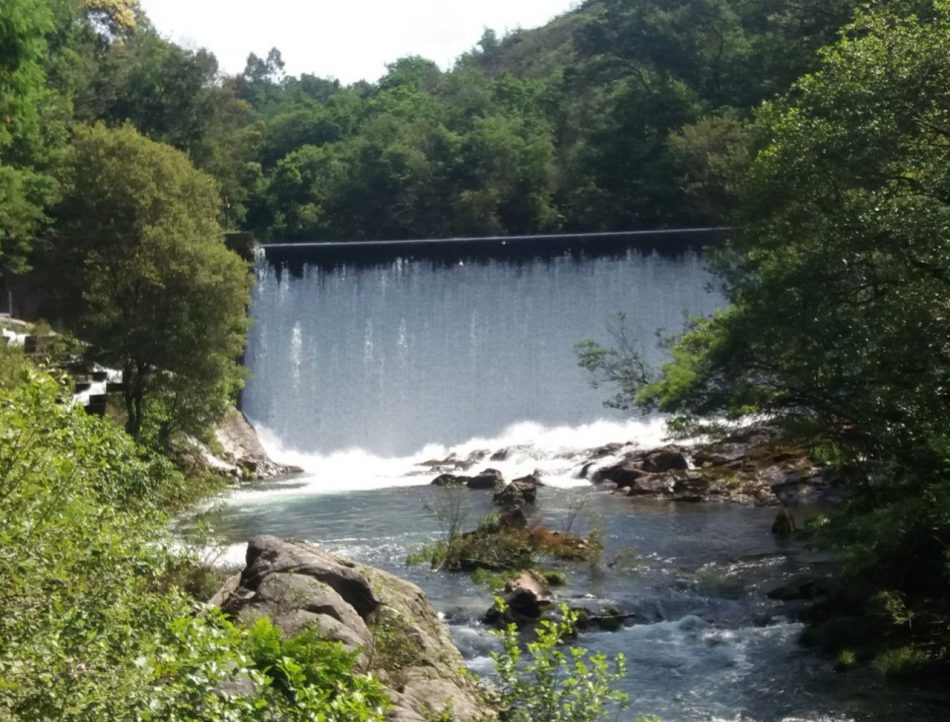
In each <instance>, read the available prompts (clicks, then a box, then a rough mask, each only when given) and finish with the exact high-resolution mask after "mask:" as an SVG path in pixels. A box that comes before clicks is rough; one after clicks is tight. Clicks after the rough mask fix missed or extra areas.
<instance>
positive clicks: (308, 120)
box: [4, 0, 853, 263]
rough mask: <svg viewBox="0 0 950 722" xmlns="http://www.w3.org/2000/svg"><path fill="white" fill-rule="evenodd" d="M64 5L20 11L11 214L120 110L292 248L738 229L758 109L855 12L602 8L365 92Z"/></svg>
mask: <svg viewBox="0 0 950 722" xmlns="http://www.w3.org/2000/svg"><path fill="white" fill-rule="evenodd" d="M47 5H48V7H47V9H46V12H45V13H44V12H43V11H41V10H39V9H37V10H35V11H33V15H34V17H33V18H32V19H30V17H29V15H27V14H23V13H17V12H14V14H15V15H16V17H17V19H18V22H19V23H21V24H26V23H31V22H32V23H33V26H34V29H35V30H36V31H39V32H41V33H42V34H34V35H33V36H32V37H31V40H30V44H29V47H24V48H23V51H24V52H29V53H33V54H35V56H36V57H35V59H34V60H33V61H32V64H31V65H30V66H29V72H26V67H24V68H23V69H22V70H21V72H20V74H19V75H20V76H21V78H22V79H21V80H20V81H19V84H20V85H21V87H20V88H19V89H18V95H21V97H23V98H24V99H26V98H30V99H31V102H30V104H31V105H32V106H33V107H32V108H31V110H30V114H31V115H32V117H30V118H27V117H24V118H23V121H22V123H21V124H20V127H19V129H18V130H17V133H16V134H17V135H18V136H19V138H18V140H17V146H18V148H17V153H16V155H14V154H13V153H12V151H13V148H12V147H11V148H10V151H9V152H10V155H9V158H8V160H7V162H10V163H15V164H20V163H22V164H23V165H24V166H25V167H26V168H29V169H30V172H31V173H32V174H33V175H32V176H31V177H32V178H33V180H32V181H31V185H30V186H29V188H27V187H22V188H21V202H20V203H19V204H18V208H19V211H18V217H17V218H15V219H11V223H10V224H7V227H8V228H10V229H11V230H13V231H15V230H17V229H20V230H21V232H20V233H19V234H18V235H20V236H22V231H26V230H27V229H28V228H29V227H30V224H34V223H36V222H39V221H41V220H42V219H41V216H42V213H41V209H42V208H43V207H44V204H45V203H47V202H48V201H50V200H52V198H53V197H54V196H53V195H51V194H52V193H54V189H53V187H52V185H51V183H50V182H49V176H50V174H52V175H54V176H55V167H56V160H57V155H58V151H59V150H61V149H62V148H63V147H64V146H65V145H66V144H67V142H68V135H69V133H68V129H69V127H70V126H71V125H72V124H75V123H94V122H97V121H101V122H104V123H106V124H107V125H110V126H117V125H120V124H123V123H130V124H132V125H133V126H134V127H135V128H136V129H137V130H138V131H139V132H140V133H142V134H143V135H145V136H146V137H148V138H150V139H152V140H155V141H158V142H161V143H166V144H169V145H171V146H173V147H175V148H177V149H179V150H181V151H183V152H185V153H186V154H187V155H188V156H189V158H190V159H191V161H192V162H193V163H194V164H195V166H197V167H198V168H199V169H201V170H203V171H205V172H207V173H209V174H210V175H212V176H213V177H214V178H215V179H216V180H217V181H218V183H219V185H220V189H221V196H222V201H223V204H222V217H221V221H222V223H224V224H225V225H226V226H228V227H229V228H232V229H245V230H252V231H254V232H255V233H257V234H258V236H259V237H260V238H262V239H279V240H282V241H294V240H324V239H334V240H351V239H366V238H409V237H442V236H454V235H467V234H480V233H523V232H535V231H545V230H553V229H565V230H584V231H596V230H630V229H637V228H654V227H659V226H666V225H680V226H684V225H698V224H716V223H722V222H724V221H725V220H726V219H727V217H728V214H729V211H730V210H731V208H732V207H733V206H734V203H735V195H736V182H737V173H738V172H739V169H740V168H741V165H742V162H743V160H744V157H745V152H746V151H745V144H744V142H743V141H744V138H745V136H746V125H747V122H748V120H749V119H750V117H751V114H752V112H753V110H754V108H755V107H756V106H757V105H758V104H759V103H760V102H761V101H762V100H763V99H765V98H768V97H770V96H772V95H774V94H776V93H777V92H780V91H783V90H784V89H786V88H788V87H789V85H790V84H791V82H792V81H793V80H794V79H795V78H797V77H798V76H800V75H802V74H803V73H805V72H807V71H809V70H811V69H813V68H814V67H815V64H816V62H817V55H816V52H815V51H816V50H817V49H818V48H819V47H821V46H823V45H826V44H827V43H828V42H830V41H831V40H833V39H834V37H835V33H836V31H837V29H838V28H839V27H840V26H841V25H842V24H843V23H844V22H845V21H846V20H847V19H848V18H849V15H850V12H851V9H852V6H853V4H852V3H849V2H845V1H843V0H835V1H834V2H818V0H803V1H801V2H778V1H776V0H744V1H743V2H726V1H725V0H677V1H674V2H664V3H656V2H649V1H647V0H637V1H623V2H621V1H612V0H590V1H589V2H586V3H584V4H583V5H582V6H581V7H580V8H578V9H577V10H576V11H574V12H571V13H568V14H566V15H564V16H562V17H560V18H558V19H556V20H555V21H553V22H552V23H551V24H550V25H548V26H546V27H543V28H540V29H537V30H527V31H516V32H514V33H512V34H510V35H508V36H505V37H503V38H499V37H498V36H497V35H496V34H495V33H494V32H492V31H491V30H486V32H485V33H484V35H483V37H482V38H481V40H480V41H479V42H478V44H477V46H475V47H474V48H473V49H472V50H471V51H470V52H468V53H466V54H464V55H463V56H462V57H460V58H459V60H458V62H457V64H456V67H455V68H453V69H452V70H450V71H447V72H443V71H441V70H440V69H439V67H438V66H437V65H436V64H435V63H433V62H431V61H429V60H426V59H425V58H421V57H406V58H402V59H399V60H396V61H395V62H393V63H392V64H391V65H390V66H389V69H388V72H387V73H386V75H385V76H383V77H382V78H380V79H379V80H378V82H376V83H372V84H371V83H366V82H361V83H356V84H354V85H351V86H348V87H343V86H341V85H340V84H339V83H338V82H336V81H334V80H332V79H325V78H320V77H316V76H313V75H306V74H305V75H301V76H300V77H289V76H285V75H284V73H283V62H282V60H281V55H280V52H279V50H277V49H274V50H272V51H271V52H270V53H269V54H268V55H267V57H266V58H260V57H257V56H255V55H251V56H250V57H249V58H248V62H247V66H246V68H245V70H244V72H243V73H242V74H240V75H238V76H236V77H229V76H226V75H222V74H221V73H220V72H219V70H218V66H217V62H216V61H215V58H214V56H213V55H212V54H210V53H208V52H207V51H204V50H198V51H192V50H188V49H184V48H181V47H179V46H177V45H175V44H173V43H171V42H169V41H167V40H165V39H163V38H162V36H161V35H160V34H159V33H158V32H157V31H156V30H155V29H154V28H153V27H152V26H151V25H150V24H149V21H148V19H147V18H146V17H144V16H143V15H142V14H141V12H140V11H138V10H137V9H136V8H135V5H134V3H129V2H111V3H110V2H98V3H92V4H90V3H79V2H78V1H77V0H55V1H54V0H51V2H49V3H48V4H47ZM24 6H30V7H36V8H39V7H40V6H37V5H36V4H35V3H24ZM11 9H12V8H11ZM11 30H14V31H15V32H18V33H22V32H25V31H26V30H27V28H25V27H21V28H11ZM20 37H21V38H22V37H23V36H22V35H21V36H20ZM16 57H17V62H22V61H23V60H29V56H28V55H27V56H23V55H17V56H16ZM41 99H42V102H41V103H37V102H36V101H39V100H41ZM710 157H712V158H714V161H713V162H708V161H709V158H710ZM24 178H25V176H24ZM12 221H16V223H15V224H14V223H12ZM9 245H10V244H9V242H8V243H5V246H9ZM4 253H5V255H7V256H9V255H10V252H9V249H7V250H5V251H4ZM7 262H8V263H9V262H10V261H9V260H8V261H7Z"/></svg>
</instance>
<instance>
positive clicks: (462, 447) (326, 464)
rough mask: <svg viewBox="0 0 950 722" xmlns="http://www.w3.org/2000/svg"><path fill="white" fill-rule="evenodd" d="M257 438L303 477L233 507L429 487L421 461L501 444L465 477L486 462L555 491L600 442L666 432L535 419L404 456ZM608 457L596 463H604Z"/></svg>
mask: <svg viewBox="0 0 950 722" xmlns="http://www.w3.org/2000/svg"><path fill="white" fill-rule="evenodd" d="M257 432H258V435H259V436H260V439H261V443H262V444H263V446H264V448H265V449H266V450H267V452H268V454H269V455H270V456H271V458H273V459H274V460H275V461H278V462H280V463H283V464H292V465H294V466H299V467H300V468H302V469H303V470H304V471H305V475H304V476H303V477H297V478H292V479H288V480H285V481H282V482H272V483H270V484H268V485H267V486H266V487H265V488H255V489H242V490H239V491H236V492H234V493H233V494H231V495H230V496H229V497H228V503H231V504H235V505H246V504H257V503H268V502H270V501H274V497H275V496H286V497H293V496H312V495H319V494H337V493H344V492H349V491H369V490H373V489H385V488H393V487H408V486H422V485H425V484H429V483H430V482H431V481H432V479H433V477H434V476H436V475H437V474H438V473H439V472H438V471H437V470H435V471H433V470H432V469H431V467H428V466H425V465H424V462H427V461H437V460H442V459H446V458H447V457H449V456H450V455H451V454H454V455H455V458H457V459H460V460H462V459H466V458H467V457H468V456H469V455H470V454H471V453H473V452H475V451H488V452H489V453H494V452H496V451H499V450H501V449H508V450H509V453H508V455H507V458H505V459H504V460H503V461H491V460H490V459H489V458H488V457H486V458H485V459H484V460H482V461H479V462H478V463H476V464H475V465H474V466H472V467H471V468H470V469H469V470H467V471H459V472H458V473H463V474H472V473H476V472H478V471H479V470H481V469H483V468H486V467H491V468H494V469H498V470H499V471H500V472H502V474H503V475H504V476H505V478H506V479H515V478H517V477H519V476H524V475H526V474H531V473H535V472H539V473H540V475H541V478H542V479H543V481H544V483H545V484H548V485H550V486H555V487H561V488H569V487H576V486H584V485H587V484H588V483H589V482H588V481H586V480H584V479H579V478H577V475H578V471H579V469H580V467H581V465H582V464H583V463H584V462H585V461H586V460H587V459H586V457H585V456H584V452H585V451H587V450H589V449H593V448H597V447H599V446H603V445H605V444H608V443H622V444H625V445H629V447H630V448H637V447H640V448H646V447H651V446H658V445H660V444H662V443H663V440H664V438H665V437H666V433H667V432H666V420H665V419H663V418H659V417H653V418H638V419H628V420H626V421H608V420H601V421H595V422H593V423H590V424H583V425H580V426H556V427H546V426H543V425H541V424H538V423H535V422H529V421H525V422H521V423H517V424H513V425H511V426H509V427H508V428H507V429H506V430H505V431H504V432H503V433H502V434H500V435H499V436H498V437H495V438H475V439H470V440H468V441H466V442H464V443H462V444H458V445H455V446H446V445H442V444H429V445H427V446H425V447H424V448H422V449H420V450H419V451H418V452H416V453H414V454H411V455H409V456H405V457H395V458H387V457H380V456H376V455H374V454H371V453H369V452H367V451H364V450H363V449H358V448H355V449H348V450H343V451H336V452H333V453H329V454H319V453H312V452H306V451H301V450H298V449H292V448H288V447H286V446H284V444H282V443H281V440H280V439H279V438H278V437H277V436H276V435H275V434H274V433H273V432H272V431H271V430H270V429H268V428H267V427H265V426H261V425H258V426H257ZM609 461H610V457H605V458H603V459H602V460H600V463H605V464H606V463H609Z"/></svg>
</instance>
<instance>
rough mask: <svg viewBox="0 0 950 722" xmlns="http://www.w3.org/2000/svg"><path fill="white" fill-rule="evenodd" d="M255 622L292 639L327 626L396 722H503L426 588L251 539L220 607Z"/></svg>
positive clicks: (297, 546)
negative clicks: (372, 677) (354, 655)
mask: <svg viewBox="0 0 950 722" xmlns="http://www.w3.org/2000/svg"><path fill="white" fill-rule="evenodd" d="M211 603H212V604H215V605H217V606H219V607H220V608H221V609H222V611H224V612H225V613H226V614H228V615H229V616H231V617H233V618H235V619H236V620H238V621H240V622H243V623H249V622H253V621H254V620H255V619H257V618H259V617H261V616H265V615H266V616H269V617H270V618H271V619H272V620H273V622H274V624H275V625H276V626H278V627H280V628H281V629H282V630H283V633H284V634H285V635H287V636H290V635H293V634H295V633H298V632H300V631H302V630H303V629H306V628H309V627H318V628H319V629H320V630H321V632H322V634H324V635H325V636H326V637H327V638H328V639H333V640H339V641H340V642H342V643H343V644H344V645H345V646H346V647H348V648H350V649H353V650H357V651H359V652H360V655H361V666H362V668H363V669H364V670H368V671H372V672H373V673H374V674H376V675H377V676H378V677H379V678H380V680H381V681H382V682H383V684H384V685H386V687H387V693H388V695H389V696H390V699H392V701H393V704H394V708H393V710H391V711H390V713H389V718H390V719H391V720H401V721H403V722H417V721H421V720H425V719H431V718H433V716H434V715H436V714H438V713H440V712H441V711H443V710H448V711H449V712H450V713H451V714H452V715H453V716H452V719H454V720H458V722H475V721H476V720H483V719H494V717H495V714H494V711H493V710H491V709H490V708H489V707H488V706H486V704H485V703H484V702H483V701H482V697H481V694H482V690H481V689H480V688H479V687H478V685H477V684H475V683H474V682H473V681H471V680H470V679H469V678H468V677H467V676H465V675H464V674H462V673H460V671H459V670H462V669H463V668H464V664H465V663H464V660H463V659H462V656H461V654H460V653H459V651H458V649H456V647H455V645H454V644H453V643H452V640H451V637H450V636H449V633H448V630H446V628H445V626H444V625H443V624H442V623H441V622H440V621H439V619H438V617H437V615H436V613H435V611H434V610H433V609H432V606H431V605H430V604H429V601H428V599H427V598H426V596H425V594H423V593H422V590H420V589H419V587H417V586H416V585H414V584H412V583H410V582H407V581H405V580H403V579H399V578H398V577H395V576H393V575H392V574H389V573H388V572H384V571H382V570H380V569H375V568H373V567H368V566H364V565H361V564H356V563H355V562H352V561H349V560H347V559H344V558H342V557H337V556H335V555H332V554H328V553H327V552H324V551H322V550H321V549H319V548H318V547H315V546H313V545H312V544H308V543H306V542H302V541H286V540H281V539H277V538H276V537H272V536H259V537H255V538H254V539H252V540H251V542H250V544H249V545H248V550H247V566H246V567H245V569H244V571H243V572H241V574H240V575H236V576H235V577H233V578H232V579H230V580H228V582H227V583H226V584H225V586H224V587H223V588H222V589H221V590H220V591H219V592H218V594H216V595H215V597H214V598H213V599H212V600H211Z"/></svg>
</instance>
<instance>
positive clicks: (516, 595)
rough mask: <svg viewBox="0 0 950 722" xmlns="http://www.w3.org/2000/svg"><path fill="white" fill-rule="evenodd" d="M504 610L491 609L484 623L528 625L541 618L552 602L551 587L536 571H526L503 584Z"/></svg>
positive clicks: (486, 614)
mask: <svg viewBox="0 0 950 722" xmlns="http://www.w3.org/2000/svg"><path fill="white" fill-rule="evenodd" d="M504 600H505V610H504V611H501V610H499V609H498V608H497V607H492V608H491V609H489V610H488V611H487V612H486V613H485V623H486V624H492V625H504V624H508V623H510V622H515V623H516V624H528V623H531V622H536V621H538V620H539V619H540V618H541V615H542V614H543V613H544V610H545V608H546V607H548V606H550V604H551V603H552V602H553V601H554V595H553V594H552V593H551V585H550V584H548V582H547V580H546V579H545V578H544V577H542V576H541V575H540V574H538V573H537V572H536V571H534V570H531V569H527V570H525V571H522V572H521V573H520V574H519V575H518V576H517V577H515V578H514V579H511V580H509V581H508V582H507V583H506V584H505V595H504Z"/></svg>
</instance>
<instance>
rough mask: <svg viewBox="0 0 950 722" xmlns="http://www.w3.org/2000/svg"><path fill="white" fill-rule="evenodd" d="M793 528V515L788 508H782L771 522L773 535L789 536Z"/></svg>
mask: <svg viewBox="0 0 950 722" xmlns="http://www.w3.org/2000/svg"><path fill="white" fill-rule="evenodd" d="M795 529H796V525H795V517H793V516H792V515H791V512H789V510H788V509H782V510H781V511H780V512H779V513H778V515H777V516H776V517H775V521H774V522H772V533H773V534H774V535H775V536H791V534H792V533H793V532H794V531H795Z"/></svg>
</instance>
